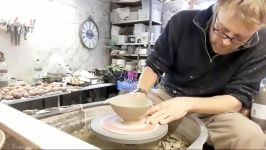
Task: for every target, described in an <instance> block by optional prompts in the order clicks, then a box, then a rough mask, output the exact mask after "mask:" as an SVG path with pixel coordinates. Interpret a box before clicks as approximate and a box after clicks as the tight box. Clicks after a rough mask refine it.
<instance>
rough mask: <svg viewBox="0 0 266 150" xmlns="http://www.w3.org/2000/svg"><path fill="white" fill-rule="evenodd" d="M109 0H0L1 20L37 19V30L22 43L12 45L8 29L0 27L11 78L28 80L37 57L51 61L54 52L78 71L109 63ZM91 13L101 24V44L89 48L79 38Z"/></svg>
mask: <svg viewBox="0 0 266 150" xmlns="http://www.w3.org/2000/svg"><path fill="white" fill-rule="evenodd" d="M109 11H110V3H109V0H0V20H1V19H9V18H15V17H19V21H20V22H24V21H28V20H29V19H30V18H35V19H36V24H35V30H34V32H33V33H29V34H28V39H27V40H24V39H23V38H21V42H20V45H19V46H14V45H11V41H10V35H9V34H8V33H7V32H6V28H4V27H3V26H2V27H1V26H0V51H2V52H4V53H5V55H6V59H7V63H8V65H9V72H10V76H11V77H16V78H18V79H24V80H27V79H29V78H30V77H31V70H32V67H33V64H34V60H35V59H36V58H40V60H41V61H43V64H44V65H46V64H48V61H49V58H50V57H51V56H52V55H54V54H57V55H60V56H62V57H63V59H64V61H65V63H66V64H69V65H70V66H71V67H72V68H73V69H74V70H77V69H93V68H96V67H97V68H102V67H105V66H107V65H108V64H109V50H108V49H106V48H105V45H107V43H108V39H109V33H110V24H109ZM89 15H91V16H92V17H93V19H94V21H95V22H96V23H97V25H98V28H99V32H100V40H99V44H98V46H97V47H96V48H95V49H93V50H88V49H86V48H84V47H83V46H82V44H81V43H80V40H79V35H78V32H79V26H80V24H81V23H82V22H83V21H84V20H85V19H86V18H87V17H88V16H89Z"/></svg>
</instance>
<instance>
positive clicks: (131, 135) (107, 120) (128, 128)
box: [91, 113, 168, 144]
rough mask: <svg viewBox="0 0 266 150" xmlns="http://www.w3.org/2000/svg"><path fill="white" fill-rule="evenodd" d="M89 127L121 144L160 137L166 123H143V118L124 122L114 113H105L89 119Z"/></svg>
mask: <svg viewBox="0 0 266 150" xmlns="http://www.w3.org/2000/svg"><path fill="white" fill-rule="evenodd" d="M91 129H92V131H93V132H94V134H96V135H98V136H100V137H101V138H103V139H105V140H108V141H112V142H115V143H122V144H143V143H149V142H153V141H156V140H159V139H161V138H162V137H164V136H165V135H166V134H167V131H168V125H167V124H166V125H159V124H156V125H150V124H145V123H144V120H141V121H139V122H134V123H130V122H129V123H124V122H123V120H122V119H121V118H120V117H119V116H117V115H116V114H115V113H107V114H104V115H101V116H99V117H96V118H94V119H93V120H92V121H91Z"/></svg>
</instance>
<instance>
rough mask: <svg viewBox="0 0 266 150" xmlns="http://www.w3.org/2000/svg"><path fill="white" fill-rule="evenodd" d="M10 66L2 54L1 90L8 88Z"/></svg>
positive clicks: (0, 66)
mask: <svg viewBox="0 0 266 150" xmlns="http://www.w3.org/2000/svg"><path fill="white" fill-rule="evenodd" d="M8 78H9V74H8V66H7V63H6V61H5V56H4V54H3V53H2V52H0V88H1V87H5V86H8Z"/></svg>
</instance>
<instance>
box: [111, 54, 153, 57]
mask: <svg viewBox="0 0 266 150" xmlns="http://www.w3.org/2000/svg"><path fill="white" fill-rule="evenodd" d="M111 56H117V57H138V56H139V57H147V56H148V55H138V54H131V55H128V54H112V55H111Z"/></svg>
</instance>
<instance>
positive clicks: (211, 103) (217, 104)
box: [176, 95, 242, 114]
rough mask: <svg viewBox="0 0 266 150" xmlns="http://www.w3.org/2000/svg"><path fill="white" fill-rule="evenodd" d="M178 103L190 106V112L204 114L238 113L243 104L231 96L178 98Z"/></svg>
mask: <svg viewBox="0 0 266 150" xmlns="http://www.w3.org/2000/svg"><path fill="white" fill-rule="evenodd" d="M176 99H177V100H178V102H180V103H183V104H185V105H187V106H188V108H189V112H193V113H202V114H218V113H223V112H238V111H239V110H240V109H241V106H242V105H241V103H240V101H239V100H237V99H236V98H235V97H233V96H231V95H221V96H213V97H208V98H202V97H177V98H176Z"/></svg>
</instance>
